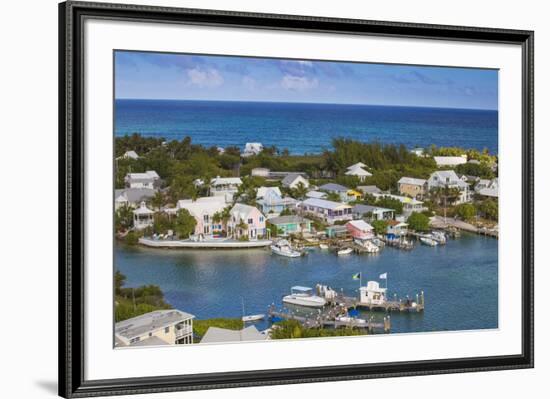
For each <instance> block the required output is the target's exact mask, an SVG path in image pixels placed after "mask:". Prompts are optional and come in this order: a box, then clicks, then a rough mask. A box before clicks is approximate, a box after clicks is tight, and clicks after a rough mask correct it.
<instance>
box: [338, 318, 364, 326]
mask: <svg viewBox="0 0 550 399" xmlns="http://www.w3.org/2000/svg"><path fill="white" fill-rule="evenodd" d="M335 320H336V321H337V322H340V323H346V324H347V325H349V326H364V325H366V324H367V321H366V320H365V319H357V318H355V317H349V316H340V317H336V319H335Z"/></svg>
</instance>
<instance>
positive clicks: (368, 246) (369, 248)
mask: <svg viewBox="0 0 550 399" xmlns="http://www.w3.org/2000/svg"><path fill="white" fill-rule="evenodd" d="M354 242H355V243H356V244H357V245H360V246H362V247H363V248H365V250H366V251H367V252H368V253H371V254H372V253H376V252H378V251H380V248H378V246H377V245H375V244H373V243H372V242H371V241H369V240H358V239H355V240H354Z"/></svg>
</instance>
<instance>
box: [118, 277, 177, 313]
mask: <svg viewBox="0 0 550 399" xmlns="http://www.w3.org/2000/svg"><path fill="white" fill-rule="evenodd" d="M125 281H126V276H125V275H124V274H122V273H120V272H119V271H118V270H117V272H116V273H115V321H116V322H119V321H122V320H126V319H130V318H132V317H136V316H139V315H142V314H145V313H149V312H152V311H155V310H161V309H171V308H172V307H171V306H170V305H169V304H167V303H166V302H164V294H163V293H162V291H161V290H160V288H159V287H158V286H156V285H143V286H140V287H136V288H124V287H123V286H124V282H125Z"/></svg>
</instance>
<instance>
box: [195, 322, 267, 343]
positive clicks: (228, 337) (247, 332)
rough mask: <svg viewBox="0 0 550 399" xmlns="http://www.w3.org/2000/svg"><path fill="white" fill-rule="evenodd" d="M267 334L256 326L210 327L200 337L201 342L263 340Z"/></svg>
mask: <svg viewBox="0 0 550 399" xmlns="http://www.w3.org/2000/svg"><path fill="white" fill-rule="evenodd" d="M266 339H267V335H265V334H262V333H260V332H259V331H258V330H257V329H256V327H254V326H248V327H246V328H243V329H242V330H228V329H226V328H219V327H210V328H209V329H208V330H206V333H205V334H204V336H203V337H202V339H201V342H200V343H201V344H210V343H214V342H239V341H263V340H266Z"/></svg>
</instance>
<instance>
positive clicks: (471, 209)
mask: <svg viewBox="0 0 550 399" xmlns="http://www.w3.org/2000/svg"><path fill="white" fill-rule="evenodd" d="M455 212H456V214H457V215H458V216H459V217H460V218H461V219H462V220H471V219H473V218H474V217H475V216H476V207H475V206H474V205H472V204H460V205H458V206H457V207H456V209H455Z"/></svg>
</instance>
